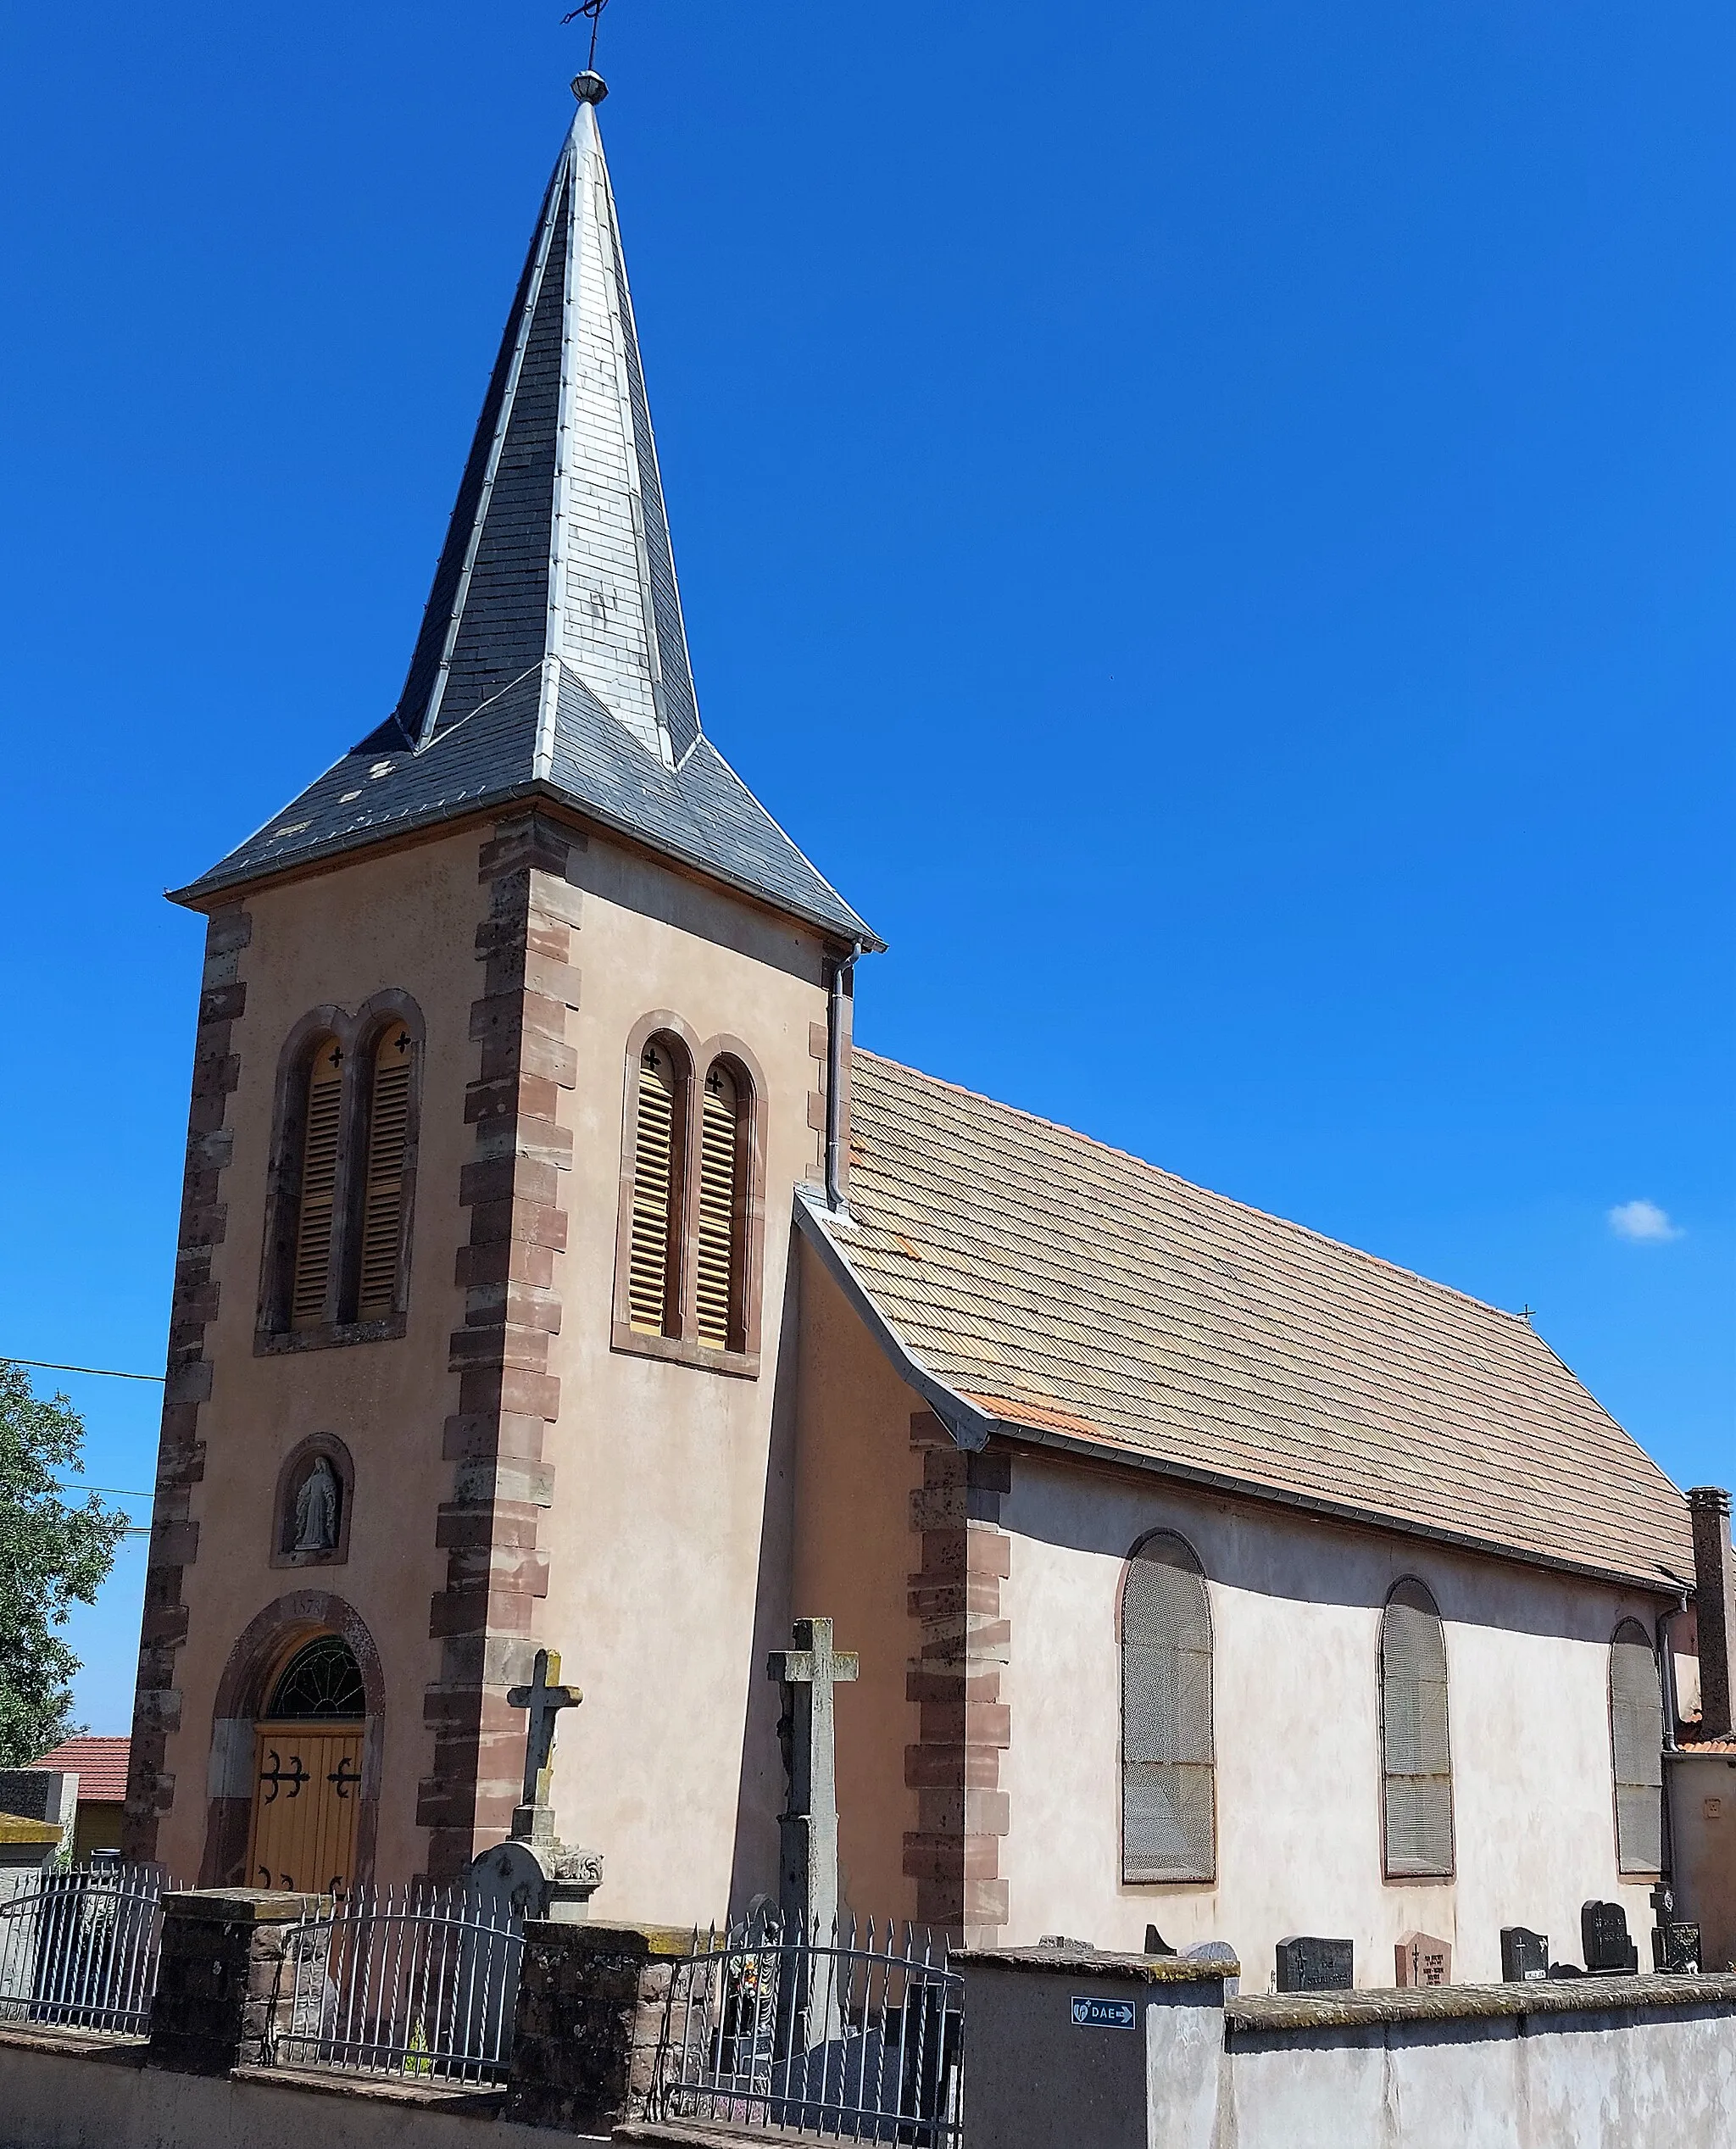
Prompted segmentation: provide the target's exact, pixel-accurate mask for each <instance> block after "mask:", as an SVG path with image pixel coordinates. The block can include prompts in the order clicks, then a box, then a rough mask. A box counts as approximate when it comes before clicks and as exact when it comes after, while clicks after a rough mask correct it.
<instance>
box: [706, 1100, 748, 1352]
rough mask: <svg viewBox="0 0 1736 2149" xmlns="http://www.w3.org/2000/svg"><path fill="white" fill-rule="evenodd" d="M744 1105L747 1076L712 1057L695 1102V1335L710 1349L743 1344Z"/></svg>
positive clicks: (729, 1348)
mask: <svg viewBox="0 0 1736 2149" xmlns="http://www.w3.org/2000/svg"><path fill="white" fill-rule="evenodd" d="M747 1104H748V1083H747V1079H746V1077H744V1076H743V1075H739V1074H737V1073H736V1072H734V1071H733V1070H732V1068H731V1067H730V1066H728V1064H727V1063H726V1061H722V1060H714V1061H712V1063H711V1065H710V1066H709V1067H708V1068H707V1070H706V1072H705V1083H704V1094H703V1095H702V1097H701V1100H700V1106H699V1228H698V1270H699V1273H698V1334H699V1340H700V1342H701V1343H702V1344H704V1345H705V1346H706V1347H707V1348H708V1349H709V1350H740V1349H741V1347H742V1286H743V1265H744V1264H743V1255H744V1253H745V1244H744V1242H745V1239H746V1232H745V1230H744V1228H743V1227H744V1222H745V1219H744V1217H743V1202H742V1195H743V1180H744V1178H745V1177H746V1173H745V1171H744V1169H743V1166H744V1163H745V1158H744V1155H743V1150H744V1149H745V1146H746V1140H745V1138H746V1134H747Z"/></svg>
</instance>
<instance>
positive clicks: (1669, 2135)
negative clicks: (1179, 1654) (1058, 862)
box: [959, 1948, 1736, 2149]
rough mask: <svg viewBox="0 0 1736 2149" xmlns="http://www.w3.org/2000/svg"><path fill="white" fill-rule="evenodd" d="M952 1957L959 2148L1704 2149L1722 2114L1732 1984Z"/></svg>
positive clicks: (985, 1954)
mask: <svg viewBox="0 0 1736 2149" xmlns="http://www.w3.org/2000/svg"><path fill="white" fill-rule="evenodd" d="M959 1961H960V1968H961V1969H962V1971H963V1974H964V1981H965V2020H966V2022H967V2024H968V2025H969V2027H968V2030H967V2039H968V2046H967V2049H968V2052H969V2058H968V2061H967V2073H966V2088H965V2138H966V2141H967V2144H968V2149H1072V2145H1074V2144H1075V2143H1077V2142H1080V2141H1090V2142H1091V2144H1092V2145H1093V2149H1146V2145H1147V2144H1148V2143H1152V2142H1161V2143H1162V2144H1163V2145H1164V2149H1223V2145H1225V2144H1226V2143H1234V2144H1235V2145H1236V2149H1337V2145H1340V2144H1343V2145H1347V2149H1361V2145H1363V2144H1373V2143H1381V2144H1384V2145H1388V2149H1423V2145H1425V2144H1428V2143H1433V2142H1452V2143H1455V2144H1456V2143H1466V2144H1474V2145H1475V2149H1632V2145H1633V2143H1635V2142H1639V2141H1646V2140H1648V2139H1653V2138H1656V2139H1665V2140H1667V2141H1669V2142H1670V2143H1671V2144H1672V2149H1722V2145H1723V2144H1724V2143H1726V2142H1727V2141H1728V2114H1729V2113H1730V2112H1731V2111H1732V2110H1733V2109H1736V1977H1721V1978H1682V1979H1677V1978H1658V1977H1628V1978H1614V1979H1577V1980H1562V1981H1561V1982H1551V1983H1548V1984H1544V1985H1477V1986H1449V1987H1444V1988H1441V1989H1439V1990H1422V1991H1411V1992H1386V1993H1356V1994H1349V1993H1344V1994H1330V1993H1314V1994H1307V1995H1298V1996H1284V1997H1277V1998H1271V1997H1266V1996H1259V1997H1254V1998H1246V1997H1243V1998H1238V1997H1234V1996H1231V1997H1228V1998H1227V1997H1226V1996H1225V1986H1224V1983H1223V1971H1224V1969H1225V1968H1226V1967H1227V1968H1231V1969H1233V1968H1234V1966H1233V1965H1229V1966H1224V1965H1221V1964H1213V1965H1208V1964H1204V1963H1188V1962H1153V1961H1151V1960H1150V1959H1149V1958H1148V1957H1138V1956H1121V1957H1115V1956H1104V1955H1099V1954H1095V1953H1092V1954H1086V1953H1082V1952H1079V1951H1069V1950H1066V1949H1065V1948H1060V1949H1056V1948H1035V1949H1027V1950H1022V1951H1021V1950H992V1951H966V1952H965V1954H964V1955H963V1956H962V1957H960V1958H959ZM1213 1971H1216V1973H1217V1975H1216V1977H1214V1976H1212V1975H1211V1973H1212V1972H1213Z"/></svg>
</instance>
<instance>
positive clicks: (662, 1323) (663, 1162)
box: [627, 1037, 687, 1336]
mask: <svg viewBox="0 0 1736 2149" xmlns="http://www.w3.org/2000/svg"><path fill="white" fill-rule="evenodd" d="M638 1072H639V1080H638V1098H637V1107H636V1110H637V1119H636V1121H635V1122H634V1133H633V1201H632V1249H631V1252H630V1255H629V1258H628V1267H627V1300H628V1305H629V1307H630V1317H631V1320H632V1326H633V1327H634V1328H636V1329H637V1330H638V1331H639V1333H641V1334H643V1335H658V1336H673V1335H678V1334H679V1333H680V1332H681V1237H682V1233H681V1226H682V1195H683V1191H684V1189H683V1187H682V1177H683V1172H682V1162H683V1151H684V1150H685V1147H686V1144H685V1140H684V1139H683V1137H684V1131H685V1130H684V1127H683V1120H684V1117H685V1114H684V1112H683V1109H682V1106H683V1103H684V1093H685V1088H686V1077H687V1066H686V1061H685V1055H682V1053H681V1052H680V1049H679V1048H678V1047H677V1046H676V1044H675V1042H674V1041H673V1039H671V1038H668V1037H654V1038H648V1039H647V1040H646V1042H645V1044H644V1046H643V1049H642V1050H641V1051H640V1054H639V1070H638Z"/></svg>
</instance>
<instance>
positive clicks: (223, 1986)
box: [145, 1888, 328, 2074]
mask: <svg viewBox="0 0 1736 2149" xmlns="http://www.w3.org/2000/svg"><path fill="white" fill-rule="evenodd" d="M325 1907H328V1899H327V1898H325V1897H324V1896H289V1895H277V1894H268V1893H266V1892H265V1891H264V1890H261V1889H258V1888H192V1889H188V1890H186V1891H185V1892H183V1893H181V1894H176V1895H171V1896H164V1898H163V1944H162V1951H161V1953H160V1954H159V1957H158V1963H157V1994H156V1997H155V1999H154V2000H153V2001H152V2003H151V2046H150V2051H149V2052H148V2054H147V2057H146V2061H145V2064H146V2065H147V2067H166V2068H173V2069H174V2071H175V2073H177V2074H228V2073H229V2071H230V2069H231V2068H235V2067H257V2066H259V2065H260V2064H262V2063H264V2061H265V2060H267V2059H268V2058H269V2057H270V2032H271V2029H272V2026H273V2025H272V2020H271V2015H272V2007H273V2001H274V1999H275V1995H276V1991H277V1969H278V1965H279V1963H280V1962H281V1960H282V1957H283V1944H284V1938H285V1935H287V1932H288V1930H289V1928H290V1927H291V1926H292V1925H293V1924H295V1923H296V1922H297V1921H298V1919H300V1918H308V1917H313V1916H316V1915H317V1914H318V1913H319V1912H320V1911H321V1910H322V1909H324V1908H325ZM284 2004H285V2005H286V2006H287V1996H286V1998H285V2001H284Z"/></svg>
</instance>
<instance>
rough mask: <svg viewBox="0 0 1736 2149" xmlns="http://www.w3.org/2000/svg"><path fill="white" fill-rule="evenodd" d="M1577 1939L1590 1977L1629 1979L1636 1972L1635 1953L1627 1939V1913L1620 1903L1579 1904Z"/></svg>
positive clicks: (1636, 1956) (1636, 1960)
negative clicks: (1582, 1949)
mask: <svg viewBox="0 0 1736 2149" xmlns="http://www.w3.org/2000/svg"><path fill="white" fill-rule="evenodd" d="M1579 1937H1580V1940H1581V1942H1582V1943H1583V1946H1584V1950H1585V1968H1586V1970H1587V1972H1588V1973H1589V1974H1590V1975H1591V1976H1593V1977H1623V1976H1628V1977H1631V1976H1632V1975H1633V1973H1634V1972H1635V1971H1636V1970H1638V1969H1639V1949H1638V1948H1637V1947H1636V1946H1634V1945H1633V1941H1632V1940H1630V1939H1629V1938H1628V1913H1627V1912H1626V1911H1625V1910H1623V1909H1622V1906H1621V1904H1620V1903H1604V1902H1589V1903H1581V1905H1580V1906H1579Z"/></svg>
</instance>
